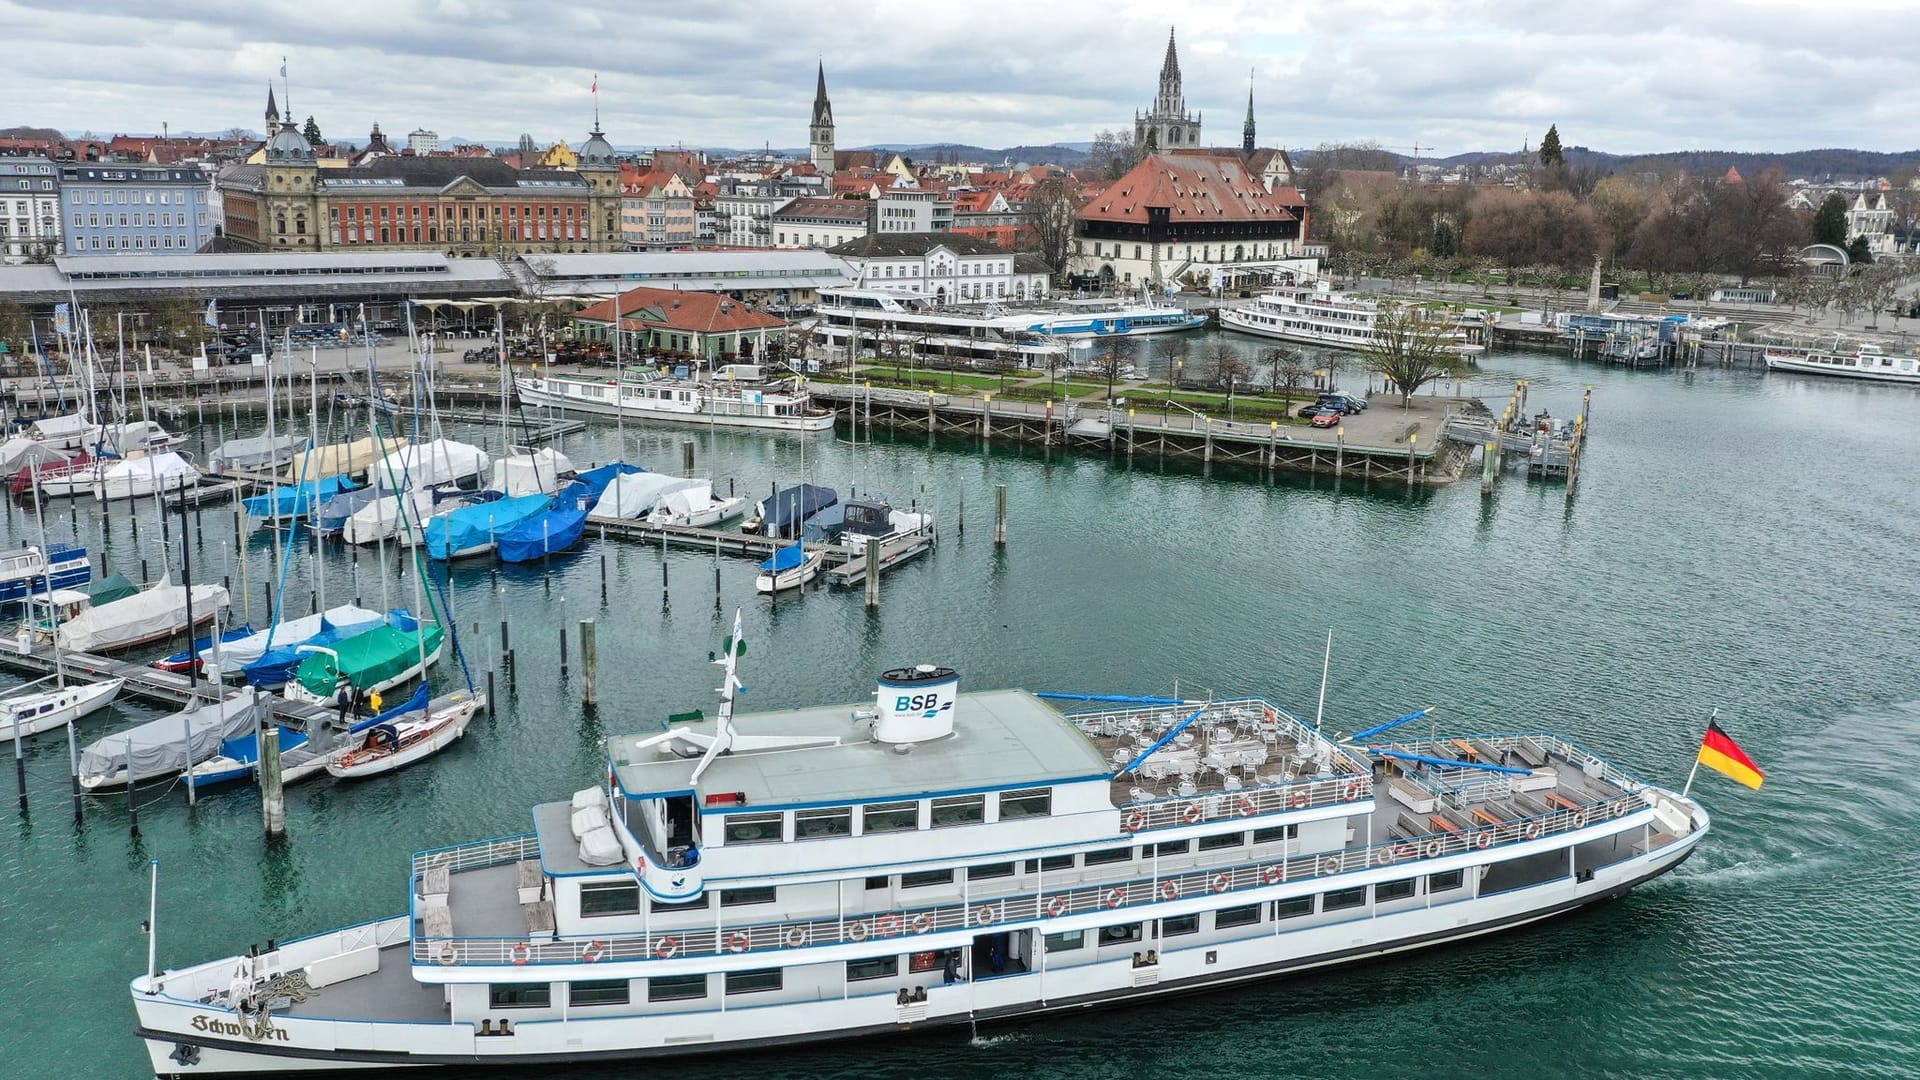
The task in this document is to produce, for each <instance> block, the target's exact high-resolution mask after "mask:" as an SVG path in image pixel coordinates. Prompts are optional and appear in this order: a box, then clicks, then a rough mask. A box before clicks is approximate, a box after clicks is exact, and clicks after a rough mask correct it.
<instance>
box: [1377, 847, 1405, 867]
mask: <svg viewBox="0 0 1920 1080" xmlns="http://www.w3.org/2000/svg"><path fill="white" fill-rule="evenodd" d="M1399 857H1400V854H1399V852H1397V851H1395V850H1394V849H1393V847H1392V845H1383V846H1382V847H1380V848H1379V849H1378V850H1376V851H1375V852H1374V853H1373V861H1374V862H1377V863H1379V864H1380V865H1381V866H1392V865H1393V861H1394V860H1395V859H1397V858H1399Z"/></svg>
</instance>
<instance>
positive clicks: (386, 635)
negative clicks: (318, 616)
mask: <svg viewBox="0 0 1920 1080" xmlns="http://www.w3.org/2000/svg"><path fill="white" fill-rule="evenodd" d="M445 638H446V631H445V630H444V629H443V628H442V627H440V626H439V625H438V624H436V623H422V622H420V621H419V620H417V619H411V618H403V617H402V616H400V615H399V614H397V613H396V614H395V615H394V616H393V617H392V619H391V620H390V621H389V624H388V625H385V626H376V627H374V628H373V629H371V630H368V631H366V632H365V633H362V634H356V635H354V636H353V637H350V638H348V639H346V640H345V641H339V642H335V643H334V644H333V645H331V646H324V647H323V646H313V645H309V646H306V647H305V649H306V651H307V658H306V659H305V660H302V661H301V662H300V666H299V667H298V668H296V669H294V677H293V679H292V680H290V681H289V682H288V683H287V686H286V690H285V695H286V697H287V700H289V701H304V702H308V703H310V704H314V705H319V706H321V707H323V708H333V707H336V706H339V705H341V704H343V703H345V702H346V701H347V700H348V699H349V698H351V697H353V696H356V695H357V696H360V697H365V696H367V695H370V694H373V693H374V692H376V691H382V690H390V689H392V688H393V687H396V686H399V685H400V684H401V683H404V682H406V681H408V680H409V679H414V678H419V677H421V676H422V675H423V674H424V673H425V671H426V669H427V668H429V667H432V666H433V664H434V662H435V661H437V660H439V659H440V650H441V648H442V646H443V645H444V644H445Z"/></svg>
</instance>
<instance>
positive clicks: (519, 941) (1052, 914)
mask: <svg viewBox="0 0 1920 1080" xmlns="http://www.w3.org/2000/svg"><path fill="white" fill-rule="evenodd" d="M1646 805H1647V802H1646V800H1645V799H1644V798H1642V797H1641V796H1640V795H1638V794H1634V793H1628V794H1624V795H1616V796H1613V797H1612V798H1608V799H1603V800H1599V801H1597V802H1594V803H1590V804H1587V805H1584V806H1580V807H1578V808H1575V809H1558V810H1555V811H1553V812H1551V813H1547V814H1542V815H1539V816H1536V817H1528V818H1518V819H1513V820H1508V821H1502V822H1500V823H1499V824H1498V825H1483V826H1478V827H1475V828H1471V829H1464V830H1461V831H1460V832H1455V833H1434V834H1426V835H1420V836H1414V837H1393V838H1388V839H1385V840H1381V841H1379V842H1377V843H1373V844H1369V845H1363V846H1360V847H1347V848H1342V849H1341V850H1338V851H1324V852H1311V853H1305V854H1300V855H1290V856H1280V857H1276V858H1271V859H1264V860H1257V861H1252V862H1243V863H1237V864H1234V865H1231V866H1213V867H1206V868H1196V869H1192V870H1188V871H1184V872H1181V873H1175V874H1165V875H1160V874H1155V875H1152V876H1149V877H1137V878H1132V879H1130V880H1127V881H1118V882H1101V883H1098V884H1082V885H1077V886H1075V887H1072V888H1067V889H1053V890H1049V889H1047V888H1046V885H1045V875H1044V874H1043V875H1041V884H1040V887H1039V888H1037V889H1036V890H1035V891H1033V892H1030V893H1021V894H1019V895H1015V896H997V897H992V898H982V899H977V900H970V901H967V902H963V903H954V904H942V905H934V906H929V907H920V908H904V909H901V910H898V911H887V912H877V913H871V914H863V915H853V916H842V917H838V918H822V919H802V920H794V921H789V922H776V923H750V924H743V925H739V926H726V925H720V926H712V927H689V928H684V929H671V930H651V931H646V932H643V933H639V934H624V935H604V936H595V937H588V936H575V937H562V938H558V939H553V938H549V937H547V936H545V935H542V936H540V937H539V938H528V937H525V936H521V937H424V936H416V937H415V938H414V942H413V962H414V963H416V964H422V965H426V964H436V965H440V966H447V967H452V966H460V965H494V966H508V965H511V966H525V965H529V964H576V963H606V962H612V961H623V962H624V961H641V960H672V959H676V958H683V957H688V956H727V955H738V954H743V953H769V952H777V951H780V950H795V949H805V948H812V947H815V946H822V947H824V946H832V945H857V944H862V943H869V942H876V941H886V940H889V939H906V940H912V939H914V938H918V937H922V936H924V935H928V934H934V933H939V932H942V931H955V930H972V931H979V930H984V929H988V928H992V927H996V926H1004V925H1008V924H1018V923H1029V924H1031V923H1045V922H1046V921H1048V920H1052V919H1059V918H1065V917H1068V916H1072V915H1087V914H1101V913H1107V912H1112V913H1113V914H1114V916H1115V917H1116V918H1127V917H1129V915H1128V914H1127V913H1128V912H1129V911H1130V910H1131V909H1135V908H1139V907H1142V906H1146V905H1151V904H1159V903H1165V902H1168V901H1172V900H1176V899H1179V898H1181V897H1193V896H1199V895H1203V894H1214V895H1224V894H1228V893H1234V892H1246V891H1251V890H1256V889H1264V888H1268V887H1271V886H1277V885H1283V884H1287V883H1290V882H1300V881H1308V880H1321V879H1327V878H1334V877H1338V876H1340V875H1343V874H1351V873H1356V872H1359V871H1362V870H1377V869H1383V868H1386V867H1391V866H1400V865H1405V866H1406V867H1407V869H1408V872H1409V873H1423V872H1425V871H1422V870H1420V869H1418V867H1419V865H1420V864H1422V863H1426V862H1431V861H1432V860H1435V859H1444V858H1447V857H1449V856H1454V855H1464V854H1470V853H1478V852H1484V851H1487V850H1490V849H1494V848H1498V847H1502V846H1510V845H1516V844H1522V843H1529V842H1532V841H1536V840H1541V839H1544V838H1548V837H1553V836H1557V835H1560V834H1564V833H1568V832H1573V831H1575V830H1578V829H1583V828H1586V827H1588V826H1590V825H1594V824H1599V823H1602V822H1606V821H1610V820H1612V819H1616V818H1620V817H1624V816H1626V815H1627V814H1630V813H1632V812H1633V811H1635V810H1639V809H1642V808H1644V807H1645V806H1646Z"/></svg>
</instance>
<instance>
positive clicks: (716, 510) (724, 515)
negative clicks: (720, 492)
mask: <svg viewBox="0 0 1920 1080" xmlns="http://www.w3.org/2000/svg"><path fill="white" fill-rule="evenodd" d="M746 509H747V500H746V496H744V495H735V496H733V497H732V498H728V499H721V500H720V501H719V502H716V503H714V504H713V505H712V506H709V507H707V508H705V509H704V510H697V511H694V512H692V513H686V514H663V513H660V512H658V511H656V512H654V513H653V514H651V515H648V517H647V524H649V525H668V526H674V527H679V528H688V529H706V528H711V527H712V526H715V525H718V524H720V523H721V522H723V521H726V520H728V519H730V518H737V517H739V516H740V515H741V514H743V513H745V512H746Z"/></svg>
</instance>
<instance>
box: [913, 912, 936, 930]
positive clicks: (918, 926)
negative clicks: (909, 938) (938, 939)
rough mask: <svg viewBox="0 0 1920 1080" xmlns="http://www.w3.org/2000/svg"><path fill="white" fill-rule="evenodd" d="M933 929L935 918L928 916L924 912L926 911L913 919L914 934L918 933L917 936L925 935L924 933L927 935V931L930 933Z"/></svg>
mask: <svg viewBox="0 0 1920 1080" xmlns="http://www.w3.org/2000/svg"><path fill="white" fill-rule="evenodd" d="M931 929H933V916H931V915H929V914H927V913H926V912H924V911H923V912H921V913H920V914H918V915H915V916H914V917H913V932H914V933H916V934H924V933H926V932H927V931H929V930H931Z"/></svg>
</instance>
